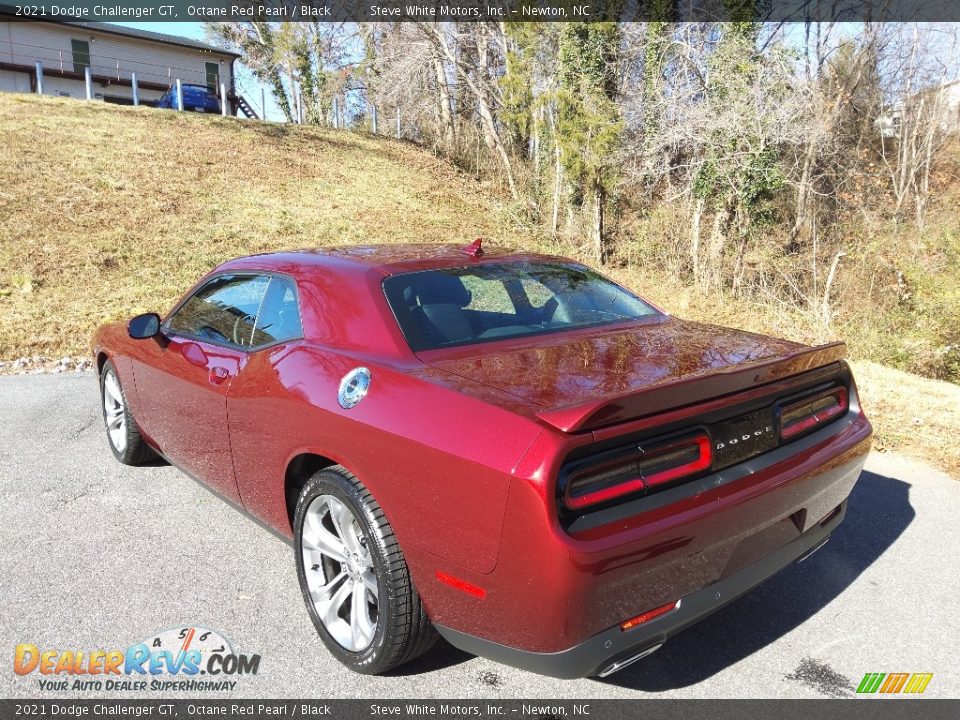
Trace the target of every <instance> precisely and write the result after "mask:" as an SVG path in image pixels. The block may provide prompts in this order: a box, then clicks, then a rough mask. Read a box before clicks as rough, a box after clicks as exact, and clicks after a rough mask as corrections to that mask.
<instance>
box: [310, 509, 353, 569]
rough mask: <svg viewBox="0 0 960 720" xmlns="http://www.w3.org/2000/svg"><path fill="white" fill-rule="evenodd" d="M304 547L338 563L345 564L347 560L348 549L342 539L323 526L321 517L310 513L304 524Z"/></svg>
mask: <svg viewBox="0 0 960 720" xmlns="http://www.w3.org/2000/svg"><path fill="white" fill-rule="evenodd" d="M303 545H304V547H305V548H309V549H310V550H316V551H318V552H320V553H322V554H323V555H326V556H327V557H328V558H330V559H331V560H335V561H336V562H338V563H342V562H344V561H345V560H346V558H347V549H346V547H345V546H344V544H343V542H342V541H341V540H340V538H338V537H337V536H336V535H334V534H333V533H331V532H330V531H329V530H327V529H326V528H325V527H324V526H323V523H322V521H321V518H320V517H319V516H317V515H313V514H310V513H308V514H307V517H306V519H305V520H304V523H303Z"/></svg>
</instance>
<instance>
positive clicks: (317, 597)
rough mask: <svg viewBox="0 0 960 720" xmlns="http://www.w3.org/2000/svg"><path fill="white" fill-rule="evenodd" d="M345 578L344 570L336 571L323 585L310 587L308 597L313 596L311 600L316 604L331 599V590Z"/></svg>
mask: <svg viewBox="0 0 960 720" xmlns="http://www.w3.org/2000/svg"><path fill="white" fill-rule="evenodd" d="M346 579H347V574H346V573H345V572H340V573H337V575H336V576H335V577H334V578H333V580H331V581H330V582H328V583H326V584H325V585H320V586H319V587H313V588H310V597H312V598H313V601H314V602H315V603H317V604H318V609H319V604H320V603H324V602H329V601H331V600H332V597H333V592H334V591H335V590H336V589H337V587H339V586H340V584H341V583H342V582H343V581H344V580H346Z"/></svg>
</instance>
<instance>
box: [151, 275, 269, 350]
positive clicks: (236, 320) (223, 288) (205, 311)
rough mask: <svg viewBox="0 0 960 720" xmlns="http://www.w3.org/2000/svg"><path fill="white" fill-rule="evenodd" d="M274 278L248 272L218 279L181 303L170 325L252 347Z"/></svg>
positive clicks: (190, 333)
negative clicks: (256, 328) (264, 301)
mask: <svg viewBox="0 0 960 720" xmlns="http://www.w3.org/2000/svg"><path fill="white" fill-rule="evenodd" d="M270 280H271V278H269V277H264V276H248V275H224V276H221V277H218V278H214V279H213V280H211V281H210V282H208V283H207V284H206V285H204V286H203V287H202V288H200V289H199V290H197V292H196V293H194V295H193V296H192V297H191V298H190V299H189V300H187V301H186V302H185V303H184V304H183V305H181V306H180V309H179V310H177V312H176V313H174V315H173V317H171V318H170V320H169V321H168V323H167V326H168V327H169V328H170V329H171V330H173V331H174V332H179V333H183V334H185V335H193V336H195V337H198V338H201V339H204V340H212V341H213V342H220V343H228V344H230V345H239V346H241V347H249V346H250V345H251V343H252V341H253V336H254V328H255V325H256V319H257V314H258V313H259V312H260V305H261V303H262V302H263V299H264V295H265V294H266V291H267V286H268V285H269V283H270Z"/></svg>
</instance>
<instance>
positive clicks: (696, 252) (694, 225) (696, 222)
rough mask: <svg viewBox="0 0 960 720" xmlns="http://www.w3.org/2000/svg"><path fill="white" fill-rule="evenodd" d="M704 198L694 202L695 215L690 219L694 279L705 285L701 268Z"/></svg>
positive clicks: (691, 258) (691, 261) (691, 260)
mask: <svg viewBox="0 0 960 720" xmlns="http://www.w3.org/2000/svg"><path fill="white" fill-rule="evenodd" d="M703 206H704V200H703V198H697V199H696V201H695V202H694V204H693V217H692V218H691V221H690V264H691V266H692V267H693V279H694V280H695V281H696V282H697V284H699V285H703V274H702V271H701V269H700V221H701V219H702V218H703Z"/></svg>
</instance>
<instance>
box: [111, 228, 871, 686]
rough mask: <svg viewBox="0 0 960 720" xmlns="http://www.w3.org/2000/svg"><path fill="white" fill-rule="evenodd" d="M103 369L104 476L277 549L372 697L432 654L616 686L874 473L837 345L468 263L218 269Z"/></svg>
mask: <svg viewBox="0 0 960 720" xmlns="http://www.w3.org/2000/svg"><path fill="white" fill-rule="evenodd" d="M93 352H94V356H95V357H96V362H97V367H98V368H99V371H100V388H101V393H102V398H103V416H104V421H105V423H106V429H107V438H108V440H109V443H110V447H111V449H112V450H113V454H114V455H115V456H116V457H117V459H118V460H120V461H121V462H124V463H128V464H136V463H139V462H142V461H145V460H148V459H150V458H152V457H153V456H155V455H160V456H162V457H163V458H166V459H167V460H169V461H170V462H171V463H173V464H174V465H176V466H177V467H179V468H181V469H182V470H183V471H184V472H186V473H188V474H190V475H192V476H193V477H195V478H197V479H199V480H200V481H202V482H203V483H205V484H206V485H207V486H208V487H210V488H211V489H213V490H214V491H215V492H217V493H219V494H220V495H222V496H223V497H224V498H225V499H226V500H227V501H229V502H231V503H232V504H234V505H235V506H237V507H240V508H242V509H243V510H244V511H246V512H247V513H249V514H250V515H252V516H254V517H255V518H257V519H258V520H260V521H261V522H262V523H264V524H266V525H267V526H269V527H270V528H273V529H274V530H276V531H277V532H278V533H280V534H281V535H283V536H285V537H286V538H289V539H291V540H292V544H293V547H294V554H295V560H296V570H297V577H298V578H299V581H300V587H301V589H302V591H303V598H304V600H305V601H306V606H307V610H308V612H309V614H310V618H311V619H312V620H313V623H314V625H315V626H316V629H317V632H318V633H319V634H320V636H321V638H323V641H324V642H325V643H326V645H327V647H328V648H329V649H330V652H331V653H332V654H333V655H334V656H336V657H337V659H338V660H340V661H341V662H342V663H344V664H345V665H347V666H348V667H349V668H351V669H353V670H356V671H358V672H363V673H381V672H384V671H386V670H389V669H391V668H393V667H396V666H397V665H399V664H401V663H404V662H407V661H409V660H411V659H412V658H415V657H417V656H418V655H421V654H422V653H424V652H425V651H426V650H427V649H428V648H429V647H430V646H431V644H432V643H433V641H434V640H435V638H436V636H437V633H439V634H440V635H441V636H442V637H444V638H445V639H446V640H447V641H448V642H450V643H451V644H453V645H454V646H456V647H458V648H461V649H463V650H465V651H467V652H470V653H473V654H477V655H483V656H485V657H488V658H492V659H494V660H497V661H500V662H503V663H507V664H510V665H515V666H517V667H521V668H526V669H529V670H532V671H534V672H538V673H543V674H546V675H553V676H556V677H583V676H590V675H599V676H605V675H608V674H610V673H612V672H615V671H617V670H620V669H622V668H624V667H626V666H627V665H629V664H630V663H632V662H634V661H636V660H638V659H639V658H642V657H644V656H645V655H648V654H649V653H651V652H653V651H654V650H656V649H657V648H658V647H660V645H661V644H662V643H663V642H665V641H666V640H667V639H668V638H669V637H670V636H672V635H674V634H675V633H677V632H680V631H681V630H683V629H684V628H686V627H688V626H689V625H691V624H693V623H695V622H696V621H697V620H699V619H701V618H703V617H704V616H706V615H708V614H709V613H711V612H713V611H715V610H717V609H718V608H720V607H722V606H723V605H725V604H726V603H729V602H730V601H732V600H733V599H735V598H736V597H737V596H739V595H741V594H743V593H745V592H746V591H748V590H750V589H751V588H753V587H754V586H756V585H757V584H758V583H760V582H762V581H763V580H764V579H766V578H768V577H769V576H771V575H773V574H774V573H776V572H777V571H778V570H780V569H781V568H783V567H785V566H787V565H789V564H791V563H793V562H794V561H797V560H798V559H802V558H804V557H806V556H807V555H809V554H810V553H812V552H814V551H815V550H817V549H818V548H819V547H820V546H822V545H823V544H824V543H825V542H826V541H827V539H828V538H829V537H830V534H831V533H832V532H833V530H834V529H835V528H836V527H837V525H838V524H839V523H840V522H841V521H842V520H843V517H844V513H845V509H846V502H847V497H848V495H849V494H850V490H851V489H852V487H853V485H854V483H855V482H856V480H857V477H858V476H859V474H860V471H861V468H862V467H863V463H864V460H865V459H866V456H867V452H868V450H869V448H870V437H871V427H870V423H869V422H868V420H867V418H866V417H865V416H864V414H863V411H862V410H861V408H860V404H859V402H858V398H857V390H856V386H855V385H854V381H853V377H852V376H851V374H850V368H849V367H848V366H847V364H846V363H845V362H844V360H843V356H844V352H845V348H844V345H843V344H842V343H834V344H830V345H824V346H821V347H808V346H804V345H800V344H798V343H794V342H787V341H784V340H776V339H773V338H769V337H764V336H761V335H755V334H752V333H747V332H742V331H739V330H731V329H728V328H722V327H716V326H712V325H702V324H698V323H692V322H686V321H684V320H679V319H677V318H674V317H671V316H670V315H667V314H666V313H664V312H662V311H661V310H659V309H657V308H656V307H655V306H654V305H652V304H651V303H649V302H647V301H645V300H643V299H642V298H640V297H638V296H637V295H635V294H633V293H632V292H630V291H629V290H626V289H625V288H623V287H620V286H619V285H617V284H615V283H613V282H611V281H610V280H608V279H606V278H604V277H603V276H601V275H599V274H597V273H596V272H594V271H593V270H591V269H589V268H587V267H584V266H583V265H580V264H578V263H576V262H572V261H570V260H566V259H563V258H558V257H550V256H545V255H538V254H532V253H525V252H511V251H505V250H490V251H487V252H484V249H483V248H482V247H481V243H480V242H479V241H476V242H474V243H472V244H471V245H467V246H466V247H461V246H453V245H386V246H364V247H343V248H325V249H320V250H306V251H301V252H281V253H272V254H265V255H256V256H252V257H245V258H240V259H238V260H232V261H230V262H227V263H224V264H223V265H221V266H220V267H218V268H216V269H215V270H214V271H213V272H211V273H210V274H209V275H207V276H206V277H204V278H203V279H202V280H200V282H199V283H197V285H196V286H195V287H194V288H193V289H191V290H190V291H189V292H188V293H187V294H186V295H185V296H184V297H183V298H182V299H181V300H180V301H179V302H178V303H177V304H176V305H175V306H174V308H173V309H172V310H171V311H170V312H169V313H167V315H166V316H165V317H164V318H161V317H160V316H158V315H156V314H152V313H151V314H146V315H140V316H137V317H135V318H133V319H132V320H130V321H129V323H114V324H110V325H105V326H103V327H101V328H100V329H99V330H98V331H97V333H96V336H95V338H94V340H93Z"/></svg>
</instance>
